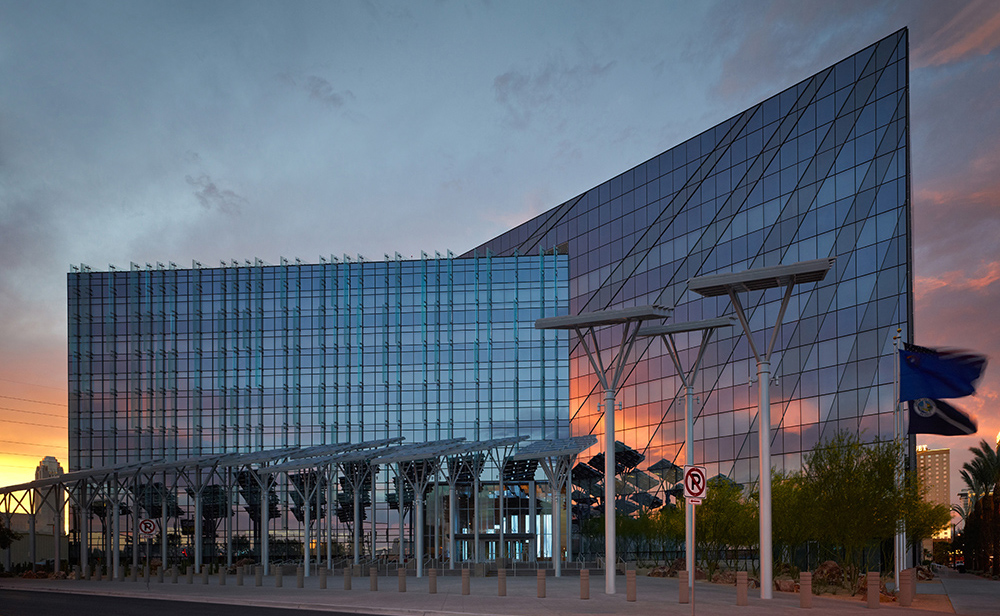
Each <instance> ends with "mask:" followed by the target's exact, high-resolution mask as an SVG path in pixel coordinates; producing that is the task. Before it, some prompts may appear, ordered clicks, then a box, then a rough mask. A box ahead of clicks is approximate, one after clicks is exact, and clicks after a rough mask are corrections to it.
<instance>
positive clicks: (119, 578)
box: [118, 565, 125, 582]
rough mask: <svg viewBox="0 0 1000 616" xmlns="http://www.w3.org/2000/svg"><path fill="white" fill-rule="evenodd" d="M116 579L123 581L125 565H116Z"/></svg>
mask: <svg viewBox="0 0 1000 616" xmlns="http://www.w3.org/2000/svg"><path fill="white" fill-rule="evenodd" d="M118 581H119V582H124V581H125V565H122V566H121V567H118Z"/></svg>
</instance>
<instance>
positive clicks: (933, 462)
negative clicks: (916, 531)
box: [917, 445, 951, 550]
mask: <svg viewBox="0 0 1000 616" xmlns="http://www.w3.org/2000/svg"><path fill="white" fill-rule="evenodd" d="M950 473H951V450H950V449H928V448H927V446H926V445H920V446H919V447H917V476H918V477H919V478H920V485H922V486H924V487H925V488H926V489H927V494H926V495H924V499H925V500H926V501H927V502H929V503H934V504H937V505H944V506H945V507H949V508H950V507H951V497H950V495H951V478H950V477H949V474H950ZM933 539H951V525H950V524H949V525H947V526H945V527H944V528H942V529H941V530H940V531H938V532H937V533H935V534H934V537H933V538H932V539H930V540H924V544H925V545H924V549H925V550H926V549H930V545H931V543H932V542H933Z"/></svg>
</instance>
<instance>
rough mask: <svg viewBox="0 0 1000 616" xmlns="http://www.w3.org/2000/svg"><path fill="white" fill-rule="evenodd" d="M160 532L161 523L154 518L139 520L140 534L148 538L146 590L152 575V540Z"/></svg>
mask: <svg viewBox="0 0 1000 616" xmlns="http://www.w3.org/2000/svg"><path fill="white" fill-rule="evenodd" d="M159 532H160V523H159V522H158V521H157V520H154V519H152V518H143V519H141V520H139V535H140V536H141V537H142V538H144V539H145V540H146V576H145V577H146V590H149V578H150V577H151V576H152V573H153V572H152V558H153V546H152V540H153V537H155V536H156V535H157V534H158V533H159Z"/></svg>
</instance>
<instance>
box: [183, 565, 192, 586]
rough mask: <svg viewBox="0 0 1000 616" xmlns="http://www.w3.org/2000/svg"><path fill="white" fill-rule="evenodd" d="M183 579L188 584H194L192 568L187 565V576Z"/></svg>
mask: <svg viewBox="0 0 1000 616" xmlns="http://www.w3.org/2000/svg"><path fill="white" fill-rule="evenodd" d="M184 577H185V578H186V581H187V583H188V584H194V567H192V566H190V565H188V568H187V574H186V575H185V576H184Z"/></svg>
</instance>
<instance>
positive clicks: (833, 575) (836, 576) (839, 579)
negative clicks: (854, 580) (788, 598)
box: [813, 560, 844, 586]
mask: <svg viewBox="0 0 1000 616" xmlns="http://www.w3.org/2000/svg"><path fill="white" fill-rule="evenodd" d="M817 582H819V583H823V584H827V585H829V586H842V585H843V584H844V570H843V569H842V568H841V567H840V565H838V564H837V563H836V562H834V561H832V560H828V561H826V562H824V563H822V564H821V565H820V566H819V567H817V568H816V571H813V584H814V585H815V584H816V583H817Z"/></svg>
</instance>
